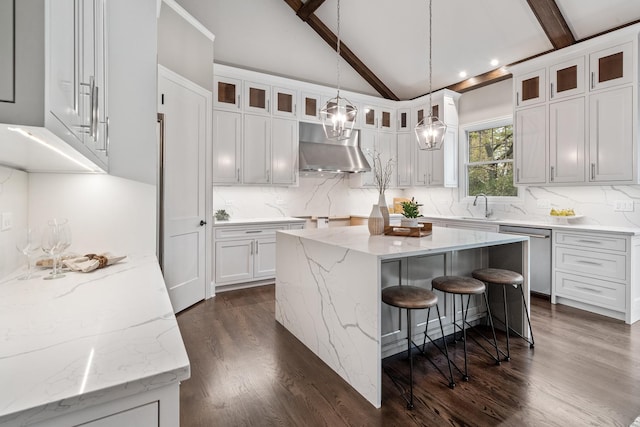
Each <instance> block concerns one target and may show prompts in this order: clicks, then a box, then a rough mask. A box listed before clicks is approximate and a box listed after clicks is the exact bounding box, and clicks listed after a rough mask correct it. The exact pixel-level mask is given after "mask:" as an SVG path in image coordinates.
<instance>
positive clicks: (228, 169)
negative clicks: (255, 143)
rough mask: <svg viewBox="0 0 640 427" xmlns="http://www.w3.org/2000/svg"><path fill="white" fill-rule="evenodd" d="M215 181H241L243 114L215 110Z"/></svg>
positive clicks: (219, 182) (231, 182) (225, 182)
mask: <svg viewBox="0 0 640 427" xmlns="http://www.w3.org/2000/svg"><path fill="white" fill-rule="evenodd" d="M213 131H214V136H213V140H214V144H213V182H214V184H236V183H240V181H241V169H242V114H240V113H236V112H231V111H220V110H214V111H213Z"/></svg>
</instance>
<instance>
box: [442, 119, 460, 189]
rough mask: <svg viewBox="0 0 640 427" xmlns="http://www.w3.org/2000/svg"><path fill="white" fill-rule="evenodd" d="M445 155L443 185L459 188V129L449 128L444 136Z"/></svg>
mask: <svg viewBox="0 0 640 427" xmlns="http://www.w3.org/2000/svg"><path fill="white" fill-rule="evenodd" d="M442 154H443V156H444V157H443V162H444V164H443V168H444V169H443V171H442V175H443V178H442V180H443V184H444V186H445V187H449V188H454V187H457V186H458V127H457V126H447V131H446V133H445V135H444V145H443V147H442Z"/></svg>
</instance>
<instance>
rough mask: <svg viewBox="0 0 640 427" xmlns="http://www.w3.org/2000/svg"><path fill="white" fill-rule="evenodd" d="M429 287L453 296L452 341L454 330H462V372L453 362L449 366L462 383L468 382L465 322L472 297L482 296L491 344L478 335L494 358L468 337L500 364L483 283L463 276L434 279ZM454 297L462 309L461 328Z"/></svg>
mask: <svg viewBox="0 0 640 427" xmlns="http://www.w3.org/2000/svg"><path fill="white" fill-rule="evenodd" d="M431 286H432V288H433V289H437V290H439V291H442V292H444V293H449V294H453V339H454V342H455V341H456V328H458V329H461V330H462V341H463V344H464V372H463V371H462V370H461V369H460V368H459V367H458V365H456V364H455V362H453V361H451V364H452V365H453V366H454V367H455V368H456V369H457V370H458V372H460V373H461V374H462V379H463V380H464V381H469V370H468V365H467V326H469V327H471V324H470V323H469V322H468V321H467V313H468V312H469V301H471V296H472V295H479V294H482V296H483V297H484V302H485V304H486V306H487V318H488V319H489V324H490V326H491V333H492V334H493V343H491V341H489V339H487V337H485V336H484V335H483V334H480V333H479V332H478V334H479V335H480V337H481V338H483V339H484V340H486V341H487V342H488V343H489V344H491V345H492V346H493V348H494V349H495V350H496V357H493V356H492V354H491V353H490V352H489V350H487V348H486V347H485V346H483V345H482V344H481V343H480V342H478V340H476V339H475V338H474V337H473V336H471V335H470V336H469V337H470V338H471V339H472V340H473V341H474V342H475V343H476V344H477V345H478V346H479V347H480V348H482V349H483V350H484V351H485V352H486V353H487V354H488V355H489V356H491V358H492V359H493V360H494V361H495V362H496V365H499V364H500V352H499V349H498V341H497V340H496V331H495V329H494V328H493V320H492V317H491V309H490V308H489V300H488V299H487V293H486V289H487V287H486V286H485V284H484V283H482V282H481V281H480V280H476V279H474V278H472V277H463V276H440V277H436V278H435V279H433V280H432V281H431ZM456 295H460V305H461V309H462V326H460V325H458V323H457V322H456ZM465 295H467V308H466V309H465V307H464V299H463V298H464V296H465Z"/></svg>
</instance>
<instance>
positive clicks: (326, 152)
mask: <svg viewBox="0 0 640 427" xmlns="http://www.w3.org/2000/svg"><path fill="white" fill-rule="evenodd" d="M300 170H301V171H323V172H350V173H356V172H369V171H370V170H371V166H369V162H367V159H366V158H365V156H364V154H363V153H362V150H360V132H359V131H358V130H354V131H352V132H351V135H350V137H349V138H348V139H345V140H341V141H335V140H329V139H327V138H326V136H325V134H324V129H322V125H321V124H317V123H304V122H301V123H300Z"/></svg>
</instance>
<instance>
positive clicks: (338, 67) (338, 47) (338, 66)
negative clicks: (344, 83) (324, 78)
mask: <svg viewBox="0 0 640 427" xmlns="http://www.w3.org/2000/svg"><path fill="white" fill-rule="evenodd" d="M337 37H338V42H337V46H336V53H337V55H336V68H337V70H338V73H337V74H338V84H337V86H338V99H339V98H340V0H338V29H337Z"/></svg>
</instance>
